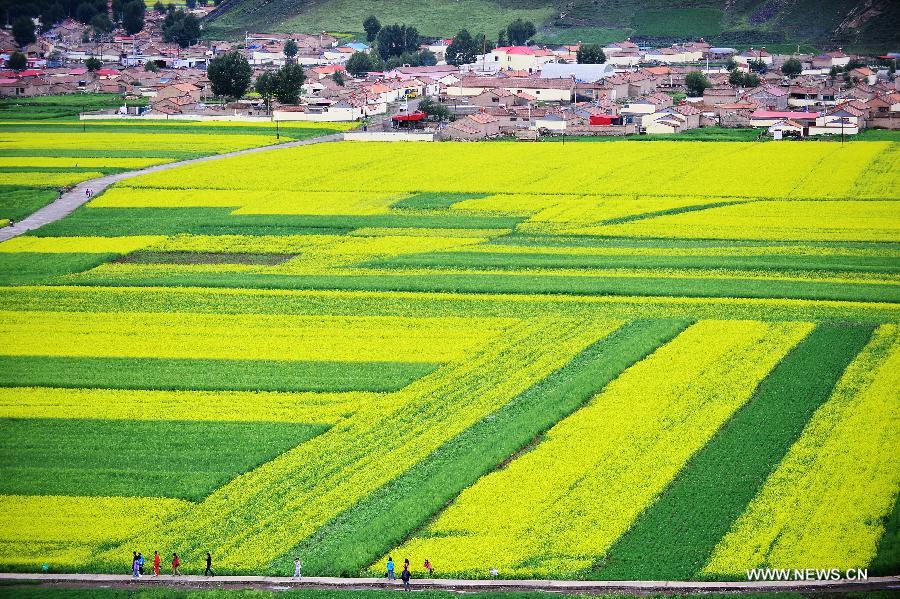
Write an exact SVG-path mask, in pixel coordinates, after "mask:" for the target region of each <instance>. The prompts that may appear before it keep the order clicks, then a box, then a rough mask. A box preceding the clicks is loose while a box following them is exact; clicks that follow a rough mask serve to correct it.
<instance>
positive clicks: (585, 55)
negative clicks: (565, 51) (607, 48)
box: [575, 44, 606, 64]
mask: <svg viewBox="0 0 900 599" xmlns="http://www.w3.org/2000/svg"><path fill="white" fill-rule="evenodd" d="M575 56H576V58H577V60H578V64H603V63H604V62H606V54H604V53H603V48H601V47H600V44H582V45H581V46H579V47H578V52H577V53H576V54H575Z"/></svg>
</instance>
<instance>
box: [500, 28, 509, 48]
mask: <svg viewBox="0 0 900 599" xmlns="http://www.w3.org/2000/svg"><path fill="white" fill-rule="evenodd" d="M508 45H509V42H508V41H507V40H506V29H501V30H500V32H499V33H498V34H497V47H498V48H502V47H503V46H508Z"/></svg>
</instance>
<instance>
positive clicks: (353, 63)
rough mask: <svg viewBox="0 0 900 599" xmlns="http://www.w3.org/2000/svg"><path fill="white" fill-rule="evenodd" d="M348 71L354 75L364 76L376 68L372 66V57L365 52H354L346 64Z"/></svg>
mask: <svg viewBox="0 0 900 599" xmlns="http://www.w3.org/2000/svg"><path fill="white" fill-rule="evenodd" d="M345 66H346V67H347V72H348V73H350V74H351V75H353V76H354V77H364V76H365V75H366V74H367V73H369V72H370V71H372V70H374V69H373V68H372V59H371V57H370V56H369V55H368V54H367V53H365V52H354V53H353V55H352V56H350V59H349V60H348V61H347V64H346V65H345Z"/></svg>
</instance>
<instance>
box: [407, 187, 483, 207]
mask: <svg viewBox="0 0 900 599" xmlns="http://www.w3.org/2000/svg"><path fill="white" fill-rule="evenodd" d="M487 196H488V194H486V193H456V192H432V191H423V192H420V193H417V194H414V195H411V196H409V197H408V198H404V199H402V200H400V201H399V202H396V203H395V204H394V205H393V206H392V208H399V209H401V210H442V209H445V208H449V207H450V206H452V205H453V204H455V203H457V202H462V201H463V200H474V199H478V198H486V197H487Z"/></svg>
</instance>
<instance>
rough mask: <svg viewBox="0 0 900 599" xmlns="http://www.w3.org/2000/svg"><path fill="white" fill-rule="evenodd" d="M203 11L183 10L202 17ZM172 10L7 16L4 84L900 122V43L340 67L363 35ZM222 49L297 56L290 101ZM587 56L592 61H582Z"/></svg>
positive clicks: (309, 113) (195, 99)
mask: <svg viewBox="0 0 900 599" xmlns="http://www.w3.org/2000/svg"><path fill="white" fill-rule="evenodd" d="M160 6H161V5H160ZM211 9H212V6H210V7H197V8H196V9H195V10H193V11H189V12H190V13H191V14H192V15H193V13H196V15H195V18H198V19H199V18H200V17H202V16H203V15H204V14H205V12H206V11H209V10H211ZM179 13H181V14H182V15H184V14H188V13H184V12H183V11H180V10H179ZM171 15H172V10H171V9H169V10H167V11H159V10H153V9H149V8H148V9H147V11H146V14H145V16H144V22H143V27H142V29H141V30H140V31H139V32H137V33H134V34H131V35H129V34H128V33H127V32H126V31H125V30H123V29H114V30H112V31H109V32H106V33H104V34H98V33H97V31H96V28H93V27H92V26H91V25H86V24H84V23H81V22H79V21H76V20H74V19H70V18H69V19H65V20H62V21H61V22H59V23H57V24H55V25H54V26H52V27H50V28H49V29H46V30H45V31H42V28H40V27H37V30H36V35H35V38H34V41H33V42H31V43H28V44H27V45H24V46H20V45H19V44H17V42H16V39H15V38H14V37H13V34H12V33H10V31H8V30H2V31H0V65H2V66H0V96H2V97H7V98H8V97H14V98H16V97H33V96H41V95H55V94H78V93H108V94H118V95H121V96H122V98H123V103H122V106H121V107H120V108H119V109H116V110H111V111H99V112H95V113H84V114H81V115H80V116H81V118H82V119H110V118H118V119H146V118H155V119H159V118H163V119H185V120H247V121H258V120H274V121H277V122H282V121H332V122H333V121H356V122H359V123H360V124H361V126H360V127H359V129H358V131H357V132H355V133H353V134H352V137H353V138H355V139H389V138H394V139H413V140H426V141H430V140H438V139H453V140H479V139H487V138H497V137H515V138H518V139H525V140H527V139H537V138H539V137H544V136H546V137H558V136H625V135H634V134H646V135H658V134H677V133H682V132H685V131H689V130H693V129H698V128H703V127H720V128H743V129H746V128H754V129H755V130H757V131H758V133H759V136H760V137H763V136H770V137H774V138H775V139H783V138H788V137H792V138H803V137H808V136H811V137H820V136H852V135H856V134H858V133H859V132H860V131H863V130H865V129H869V128H881V129H898V128H900V78H897V77H895V72H894V71H895V68H896V61H897V58H900V54H886V55H883V56H877V57H876V56H856V55H852V54H850V53H848V52H844V50H843V49H842V48H835V49H833V50H832V51H828V52H824V53H821V54H815V55H813V54H799V53H792V54H783V53H782V54H778V53H774V52H770V51H768V50H767V49H766V48H765V47H748V48H744V49H740V48H728V47H715V46H713V45H711V44H710V43H707V42H706V41H704V40H703V39H698V40H694V41H690V42H683V43H678V44H674V45H671V46H668V47H663V48H655V47H647V46H643V45H638V44H637V43H635V42H633V41H631V40H628V39H626V40H623V41H619V42H615V43H610V44H606V45H603V46H602V47H600V46H596V47H594V48H587V47H586V46H583V45H578V44H575V45H562V46H541V45H535V44H530V43H523V44H515V45H512V44H508V45H500V46H498V47H493V48H492V49H488V48H487V46H485V47H484V50H486V51H485V52H482V53H473V54H472V55H471V57H470V58H471V60H468V61H466V62H462V63H461V64H453V63H460V60H459V58H458V57H455V59H454V60H452V61H448V50H449V49H450V48H451V46H452V45H453V39H424V40H423V41H421V42H420V44H419V51H420V53H421V54H422V55H427V56H428V60H427V61H425V62H427V63H433V64H423V65H420V66H410V65H409V64H404V63H401V64H397V60H392V61H388V62H386V63H384V64H383V66H384V68H382V69H380V70H374V69H372V70H365V69H362V70H361V69H360V68H358V67H353V68H349V69H348V65H349V66H351V67H352V65H353V64H354V57H358V56H360V55H365V57H367V56H369V55H370V54H371V53H372V52H373V48H372V43H371V42H369V43H367V42H362V41H357V40H355V39H353V40H352V41H350V40H348V39H347V38H343V37H338V35H336V34H328V33H320V34H318V35H313V34H302V33H290V34H288V33H247V34H246V36H245V37H244V39H243V40H241V41H239V42H234V41H201V40H199V39H192V40H188V43H184V42H183V41H182V42H181V43H179V42H178V41H165V39H166V35H164V32H163V29H164V23H165V22H166V18H169V19H171V18H172V16H171ZM586 50H591V51H586ZM230 52H237V53H239V54H240V55H241V56H242V57H243V58H244V59H246V61H247V63H249V65H250V66H251V68H252V70H253V79H254V80H256V79H257V78H258V77H259V76H260V75H261V74H264V73H268V72H272V71H273V70H274V69H277V68H280V67H283V66H284V65H285V64H297V65H300V66H302V68H303V72H304V74H305V79H304V81H303V84H302V87H301V91H300V94H299V98H298V101H297V102H296V103H286V104H282V103H277V102H276V103H274V105H271V106H267V105H266V103H265V102H264V101H263V99H261V98H260V97H259V96H258V95H257V94H252V93H249V94H246V95H245V96H244V97H243V98H239V99H234V98H232V99H231V100H230V101H222V99H221V98H217V97H215V96H214V94H213V90H212V86H211V84H210V79H209V77H208V73H207V68H208V66H209V64H210V62H211V61H212V60H214V59H215V58H216V57H218V56H222V55H224V54H227V53H230ZM22 56H24V58H25V60H24V64H23V61H22ZM404 56H405V55H404ZM588 56H589V57H590V58H589V60H590V62H585V61H584V60H579V58H582V59H585V57H588ZM357 62H359V61H357ZM348 136H351V134H348Z"/></svg>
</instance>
